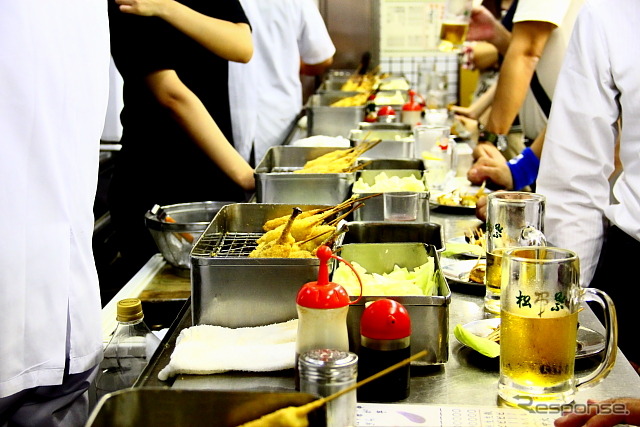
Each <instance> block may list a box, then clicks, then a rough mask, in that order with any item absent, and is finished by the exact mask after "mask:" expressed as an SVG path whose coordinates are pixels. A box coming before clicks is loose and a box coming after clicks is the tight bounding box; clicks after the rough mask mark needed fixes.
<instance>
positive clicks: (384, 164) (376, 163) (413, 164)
mask: <svg viewBox="0 0 640 427" xmlns="http://www.w3.org/2000/svg"><path fill="white" fill-rule="evenodd" d="M365 163H366V164H365ZM357 164H359V165H360V164H364V166H363V168H362V170H387V169H413V170H419V171H423V170H424V162H423V161H422V159H372V160H369V159H362V158H361V159H358V161H357Z"/></svg>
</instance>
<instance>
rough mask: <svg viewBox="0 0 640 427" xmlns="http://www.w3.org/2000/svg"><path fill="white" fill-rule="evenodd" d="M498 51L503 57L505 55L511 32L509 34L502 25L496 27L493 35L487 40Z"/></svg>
mask: <svg viewBox="0 0 640 427" xmlns="http://www.w3.org/2000/svg"><path fill="white" fill-rule="evenodd" d="M487 41H488V42H489V43H491V44H492V45H494V46H495V47H496V49H498V53H499V54H500V55H502V56H504V55H505V54H506V53H507V49H508V48H509V44H510V43H511V32H509V31H508V30H507V29H506V28H505V27H504V26H503V25H502V24H500V25H496V27H495V34H494V36H493V37H492V38H491V39H490V40H487Z"/></svg>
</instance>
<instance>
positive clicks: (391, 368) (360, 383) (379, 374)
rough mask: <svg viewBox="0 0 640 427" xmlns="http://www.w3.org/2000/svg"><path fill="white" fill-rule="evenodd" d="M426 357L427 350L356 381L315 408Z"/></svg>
mask: <svg viewBox="0 0 640 427" xmlns="http://www.w3.org/2000/svg"><path fill="white" fill-rule="evenodd" d="M426 355H427V350H422V351H419V352H418V353H416V354H414V355H413V356H411V357H408V358H406V359H404V360H402V361H400V362H398V363H396V364H395V365H391V366H389V367H388V368H386V369H383V370H382V371H380V372H376V373H375V374H373V375H371V376H370V377H367V378H365V379H363V380H362V381H358V382H357V383H355V384H353V385H351V386H349V387H347V388H345V389H343V390H340V391H337V392H335V393H333V394H332V395H330V396H327V397H323V398H322V399H318V400H317V401H316V402H318V401H319V402H321V403H320V405H319V406H316V408H319V407H320V406H322V405H324V404H325V403H327V402H330V401H332V400H334V399H337V398H338V397H340V396H342V395H343V394H347V393H349V392H350V391H353V390H355V389H357V388H359V387H361V386H363V385H365V384H368V383H370V382H371V381H373V380H377V379H378V378H380V377H382V376H384V375H387V374H388V373H389V372H392V371H395V370H396V369H398V368H402V367H403V366H405V365H408V364H409V363H411V362H413V361H414V360H417V359H420V358H421V357H424V356H426ZM311 403H315V402H311ZM311 403H307V405H310V404H311ZM305 406H306V405H305Z"/></svg>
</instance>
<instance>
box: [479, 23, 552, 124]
mask: <svg viewBox="0 0 640 427" xmlns="http://www.w3.org/2000/svg"><path fill="white" fill-rule="evenodd" d="M555 28H556V26H555V25H553V24H551V23H548V22H541V21H525V22H518V23H516V24H515V25H514V28H513V37H512V39H511V43H510V45H509V48H508V49H507V53H506V55H505V57H504V62H503V63H502V67H501V69H500V77H499V78H498V87H497V89H496V96H495V100H494V102H493V105H492V109H491V115H490V116H489V120H488V121H487V129H488V130H489V131H491V132H494V133H497V134H506V133H508V132H509V129H510V128H511V125H512V124H513V121H514V120H515V118H516V116H517V114H518V111H519V110H520V107H521V106H522V103H523V102H524V99H525V97H526V95H527V90H528V88H529V85H530V83H531V78H532V77H533V73H534V72H535V69H536V66H537V65H538V61H539V59H540V57H541V56H542V52H543V51H544V47H545V45H546V44H547V40H548V39H549V36H550V35H551V32H552V31H553V30H554V29H555Z"/></svg>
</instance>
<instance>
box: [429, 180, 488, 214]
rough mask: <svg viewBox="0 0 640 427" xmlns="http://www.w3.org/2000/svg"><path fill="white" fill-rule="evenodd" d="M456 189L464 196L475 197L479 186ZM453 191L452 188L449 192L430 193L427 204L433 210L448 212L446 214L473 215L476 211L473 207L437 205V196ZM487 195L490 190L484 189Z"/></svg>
mask: <svg viewBox="0 0 640 427" xmlns="http://www.w3.org/2000/svg"><path fill="white" fill-rule="evenodd" d="M457 189H460V190H461V191H462V194H464V195H475V194H477V193H478V191H480V186H477V185H472V186H462V187H458V188H457ZM455 190H456V189H453V188H452V189H450V190H449V191H432V192H431V195H430V196H429V204H430V205H431V206H432V207H433V208H434V209H437V210H438V211H439V212H448V213H457V214H466V215H473V214H475V211H476V207H475V206H462V205H443V204H440V203H438V197H439V196H442V195H443V194H447V193H451V192H452V191H455ZM489 193H491V190H489V189H486V188H485V189H484V194H485V195H486V194H489Z"/></svg>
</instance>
